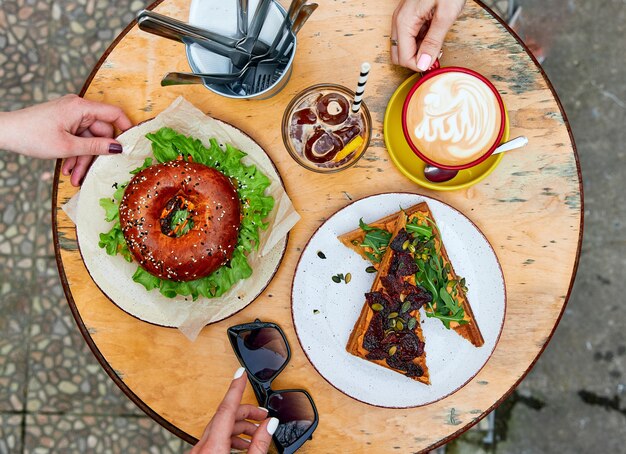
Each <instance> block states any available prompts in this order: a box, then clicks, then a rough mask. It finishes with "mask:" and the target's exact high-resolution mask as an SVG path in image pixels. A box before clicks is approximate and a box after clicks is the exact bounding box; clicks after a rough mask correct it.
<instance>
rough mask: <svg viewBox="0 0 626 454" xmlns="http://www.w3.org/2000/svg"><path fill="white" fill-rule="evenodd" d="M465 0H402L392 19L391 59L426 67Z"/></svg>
mask: <svg viewBox="0 0 626 454" xmlns="http://www.w3.org/2000/svg"><path fill="white" fill-rule="evenodd" d="M464 4H465V0H401V1H400V4H399V5H398V7H397V8H396V10H395V11H394V13H393V19H392V23H391V43H392V45H391V61H392V62H393V63H394V64H396V65H402V66H405V67H407V68H409V69H412V70H413V71H426V70H427V69H428V68H430V67H431V66H432V65H433V63H434V62H435V60H436V59H437V57H439V52H440V51H441V46H442V45H443V40H444V39H445V37H446V33H448V30H450V27H452V24H453V23H454V21H455V20H456V18H457V17H458V15H459V14H460V13H461V10H462V9H463V5H464Z"/></svg>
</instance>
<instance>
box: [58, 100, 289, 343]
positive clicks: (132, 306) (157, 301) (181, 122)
mask: <svg viewBox="0 0 626 454" xmlns="http://www.w3.org/2000/svg"><path fill="white" fill-rule="evenodd" d="M164 126H168V127H170V128H172V129H174V130H176V131H178V132H179V133H181V134H185V135H187V136H193V137H196V138H198V139H200V140H201V141H202V142H203V143H204V144H205V145H208V144H209V139H211V138H216V139H217V140H218V141H219V143H220V144H225V143H230V144H232V145H233V146H235V147H236V148H239V149H240V150H242V151H244V152H245V153H247V154H248V156H246V157H245V158H243V162H244V163H245V164H247V165H250V164H253V165H256V166H257V168H259V169H260V170H262V171H263V173H264V174H265V175H267V176H268V177H269V178H270V180H271V181H272V184H271V186H270V187H269V188H268V190H267V192H266V193H268V194H270V195H272V197H274V200H275V202H276V203H275V205H274V209H273V210H272V212H271V213H270V216H269V217H268V219H267V221H268V222H269V223H270V225H269V228H268V229H267V230H265V231H262V232H261V241H260V247H259V251H258V252H256V251H253V252H252V253H250V255H249V256H248V262H249V263H250V266H251V267H252V269H253V273H252V276H251V277H250V278H248V279H244V280H242V281H239V282H238V283H237V284H235V285H234V286H233V287H232V288H231V289H230V290H229V291H228V292H226V293H225V294H224V295H222V296H221V297H219V298H212V299H208V298H202V297H200V298H198V300H196V301H191V297H187V298H185V297H177V298H173V299H172V298H166V297H164V296H163V295H161V294H160V293H159V291H158V290H152V291H147V290H146V289H145V288H144V287H143V286H142V285H141V284H138V283H135V282H134V281H133V280H132V275H133V273H134V272H135V270H136V268H137V266H138V265H137V264H136V263H128V262H126V261H125V260H124V259H123V258H122V257H121V256H120V255H116V256H110V255H107V253H106V251H105V250H104V249H102V248H100V247H98V241H99V234H100V233H105V232H108V231H109V230H110V229H111V227H112V226H113V223H109V222H106V221H105V220H104V210H103V209H102V208H101V207H100V205H99V200H100V199H101V198H103V197H112V195H113V192H114V191H115V189H114V188H113V184H114V183H124V182H126V181H129V180H130V178H131V177H132V175H130V174H129V171H130V170H133V169H135V168H137V167H139V166H141V164H142V163H143V161H144V159H145V158H146V157H149V156H152V148H151V145H150V144H151V143H150V141H149V140H148V139H146V137H145V135H146V134H147V133H149V132H154V131H157V130H158V129H160V128H161V127H164ZM118 140H119V142H120V143H121V144H122V146H123V148H124V153H123V154H121V155H115V156H114V155H112V156H100V157H98V159H96V161H95V162H94V163H93V165H92V167H91V169H90V170H89V173H88V174H87V176H86V177H85V181H84V183H83V185H82V188H81V190H80V192H79V193H78V194H76V195H75V196H74V197H73V198H72V199H71V200H70V201H69V202H68V203H67V204H65V205H64V206H63V210H64V211H65V212H66V213H67V214H68V216H69V217H70V219H72V221H73V222H74V223H75V224H76V232H77V237H78V243H79V246H80V251H81V254H82V257H83V260H84V262H85V265H86V266H87V269H88V270H89V273H90V274H91V277H92V278H93V280H94V281H95V283H96V284H97V285H98V287H100V289H101V290H102V291H103V292H104V293H105V294H106V295H107V296H108V297H109V298H110V299H111V300H112V301H113V302H114V303H115V304H116V305H118V306H119V307H120V308H122V309H123V310H125V311H126V312H128V313H130V314H132V315H134V316H135V317H137V318H139V319H141V320H144V321H147V322H151V323H155V324H158V325H163V326H171V327H177V328H178V329H180V331H181V332H182V333H183V334H184V335H185V336H187V338H189V340H191V341H193V340H195V339H196V337H197V336H198V334H199V333H200V331H201V330H202V328H203V327H204V326H205V325H207V324H208V323H212V322H215V321H218V320H222V319H224V318H226V317H228V316H229V315H232V314H234V313H235V312H237V311H239V310H241V309H243V308H244V307H245V306H247V305H248V304H249V303H250V302H251V301H252V300H253V299H254V298H255V297H256V296H257V295H258V294H259V293H261V291H262V290H263V288H265V286H266V285H267V283H269V281H270V280H271V279H272V277H273V275H274V272H275V270H276V269H277V267H278V265H279V263H280V259H281V258H282V254H283V250H284V248H285V247H286V241H287V233H288V232H289V230H291V228H292V227H293V226H294V225H295V224H296V223H297V222H298V220H299V219H300V216H299V215H298V213H297V212H296V211H295V209H294V207H293V204H292V203H291V200H290V199H289V196H288V195H287V193H286V192H285V190H284V188H283V187H282V185H281V184H280V177H279V175H278V173H277V172H276V170H275V169H274V167H273V165H272V162H271V160H270V159H269V157H268V156H267V155H266V154H265V152H264V151H263V150H262V149H261V147H260V146H259V145H258V144H256V142H254V141H253V140H252V139H251V138H250V137H248V136H247V135H245V134H243V133H242V132H241V131H239V130H238V129H236V128H234V127H232V126H230V125H228V124H225V123H223V122H221V121H219V120H215V119H213V118H210V117H207V116H206V115H205V114H204V113H202V112H201V111H200V110H198V109H197V108H196V107H194V106H193V105H192V104H191V103H189V102H188V101H186V100H185V99H184V98H182V97H179V98H178V99H176V100H175V101H174V102H173V103H172V104H171V105H170V106H169V107H168V108H167V109H165V110H164V111H163V112H162V113H160V114H159V115H157V117H156V118H154V119H153V120H150V121H148V122H146V123H143V124H141V125H139V126H136V127H134V128H132V129H130V130H128V131H126V132H125V133H123V134H121V135H120V136H119V137H118ZM261 310H262V309H261V308H259V311H261Z"/></svg>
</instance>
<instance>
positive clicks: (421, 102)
mask: <svg viewBox="0 0 626 454" xmlns="http://www.w3.org/2000/svg"><path fill="white" fill-rule="evenodd" d="M505 123H506V112H505V109H504V103H503V102H502V97H501V96H500V93H498V90H497V89H496V88H495V87H494V86H493V84H492V83H491V82H489V80H487V79H486V78H485V77H484V76H482V75H481V74H479V73H477V72H475V71H472V70H470V69H467V68H461V67H455V66H449V67H445V68H438V69H435V70H432V71H429V72H427V73H425V74H424V76H423V77H421V78H420V79H419V80H418V81H417V82H416V83H415V85H414V86H413V88H411V90H410V91H409V94H408V96H407V97H406V100H405V101H404V107H403V110H402V129H403V132H404V136H405V138H406V141H407V142H408V144H409V146H410V147H411V149H412V150H413V152H414V153H415V154H416V155H417V156H418V157H419V158H420V159H422V160H423V161H425V162H427V163H428V164H431V165H434V166H436V167H440V168H442V169H450V170H461V169H467V168H469V167H473V166H475V165H477V164H479V163H481V162H482V161H484V160H485V159H487V158H488V157H489V156H491V154H492V153H493V151H494V150H495V149H496V147H497V146H498V145H499V144H500V141H501V140H502V135H503V134H504V129H505Z"/></svg>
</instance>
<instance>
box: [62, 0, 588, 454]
mask: <svg viewBox="0 0 626 454" xmlns="http://www.w3.org/2000/svg"><path fill="white" fill-rule="evenodd" d="M319 3H320V4H321V5H320V8H319V9H318V10H317V11H316V12H315V14H313V16H312V17H311V19H310V21H309V22H308V23H307V24H306V26H305V27H304V28H303V29H302V31H301V32H300V34H299V36H298V39H299V44H298V55H297V57H296V60H295V64H294V71H293V75H292V76H291V81H290V82H289V84H288V85H287V86H286V88H285V89H284V90H283V91H282V92H281V93H279V94H278V95H277V96H275V97H273V98H271V99H269V100H265V101H243V100H231V99H226V98H222V97H219V96H217V95H215V94H213V93H211V92H209V91H208V90H206V89H204V88H203V87H201V86H178V87H161V86H160V83H159V82H160V79H161V77H162V76H163V74H164V73H165V72H167V71H169V70H180V71H186V70H188V66H187V61H186V59H185V53H184V49H183V47H182V45H180V44H178V43H174V42H172V41H168V40H165V39H161V38H158V37H155V36H152V35H148V34H146V33H144V32H141V31H140V30H139V29H138V28H137V26H136V24H131V25H130V26H129V27H128V28H127V29H126V30H124V32H123V33H122V34H121V35H120V36H119V37H118V38H117V39H116V41H115V42H114V43H113V45H112V46H111V47H110V48H109V50H108V51H107V52H106V54H105V55H104V56H103V58H102V59H101V60H100V62H99V63H98V65H97V66H96V68H95V69H94V71H93V72H92V74H91V76H90V77H89V79H88V81H87V83H86V84H85V87H84V89H83V93H82V94H83V95H84V96H85V97H86V98H89V99H93V100H97V101H103V102H107V103H111V104H115V105H118V106H121V107H122V108H123V109H124V110H125V111H126V112H127V114H128V115H129V116H130V118H131V119H132V120H133V121H134V122H136V123H137V122H140V121H142V120H146V119H148V118H151V117H154V116H155V115H156V114H157V113H158V112H160V111H161V110H163V109H164V108H165V107H166V106H168V105H169V104H170V103H171V102H172V101H173V100H174V99H175V98H176V97H178V96H180V95H182V96H185V97H186V98H187V99H188V100H190V101H191V102H193V103H194V104H195V105H196V106H197V107H199V108H200V109H202V110H203V111H205V112H207V113H208V114H209V115H211V116H213V117H215V118H219V119H222V120H224V121H227V122H229V123H231V124H233V125H235V126H237V127H239V128H240V129H242V130H243V131H245V132H247V133H248V134H250V135H251V136H252V137H253V138H254V139H255V140H256V141H257V142H258V143H259V144H260V145H261V146H262V147H263V148H264V149H265V150H266V151H267V153H268V154H269V155H270V156H271V158H272V159H273V161H274V162H275V164H276V166H277V167H278V169H279V171H280V173H281V175H282V177H283V179H284V181H285V186H286V188H287V191H288V193H289V194H290V196H291V198H292V200H293V203H294V205H295V207H296V209H297V210H298V212H299V213H300V214H301V216H302V220H301V221H300V222H299V223H298V224H297V225H296V226H295V228H294V229H293V230H292V232H291V235H290V237H289V244H288V250H287V252H286V255H285V257H284V260H283V262H282V264H281V266H280V269H279V270H278V273H277V274H276V276H275V277H274V279H273V281H272V282H271V284H270V285H269V287H268V288H267V289H266V290H265V292H264V293H263V294H262V295H261V296H260V297H259V298H257V300H256V301H254V302H253V303H252V304H250V305H249V306H248V307H247V308H246V309H244V310H243V311H241V312H240V313H238V314H236V315H235V316H233V317H230V318H228V319H226V320H224V321H222V322H220V323H216V324H213V325H209V326H207V327H205V328H204V329H203V331H202V332H201V334H200V336H199V337H198V339H197V340H196V341H195V342H193V343H191V342H189V341H188V340H187V339H186V338H185V337H184V336H183V335H182V334H181V333H180V332H179V331H178V330H176V329H168V328H161V327H157V326H153V325H151V324H148V323H143V322H141V321H139V320H137V319H135V318H133V317H132V316H130V315H128V314H126V313H125V312H123V311H122V310H120V309H119V308H118V307H117V306H116V305H115V304H113V303H112V302H111V301H109V300H108V299H107V298H106V296H105V295H103V294H102V293H101V292H100V291H99V290H98V287H96V285H95V284H94V282H93V281H92V280H91V278H90V276H89V274H88V273H87V270H86V269H85V266H84V265H83V262H82V260H81V256H80V254H79V252H78V250H77V243H76V233H75V227H74V224H73V223H72V222H71V221H70V220H69V219H68V217H67V216H66V215H65V213H64V212H63V211H62V210H61V208H60V207H61V205H63V204H64V203H65V202H66V201H67V200H68V199H69V198H70V197H71V196H72V195H73V194H74V193H75V192H76V189H75V188H73V187H72V186H71V185H70V183H69V179H68V178H67V177H64V176H62V175H61V174H60V171H59V170H60V163H59V164H58V165H57V169H56V175H55V182H54V184H55V194H54V199H53V212H54V215H53V217H54V230H55V232H54V233H55V247H56V254H57V262H58V266H59V271H60V275H61V279H62V281H63V285H64V287H65V293H66V295H67V299H68V301H69V304H70V306H71V308H72V311H73V313H74V316H75V317H76V321H77V323H78V326H79V328H80V330H81V332H82V333H83V335H84V338H85V340H86V342H87V343H88V344H89V346H90V348H91V349H92V351H93V352H94V354H95V355H96V357H97V358H98V360H99V361H100V363H101V364H102V366H103V367H104V368H105V370H106V371H107V373H108V374H109V375H110V376H111V378H112V379H113V380H114V381H115V383H117V385H118V386H120V388H121V389H122V390H123V391H124V392H125V393H126V394H127V395H128V396H129V397H130V398H131V399H132V400H133V401H134V402H135V403H136V404H137V405H139V406H140V407H141V408H142V409H143V410H144V411H145V412H146V413H147V414H148V415H150V416H151V417H153V418H154V419H155V420H156V421H157V422H159V423H160V424H162V425H163V426H164V427H166V428H167V429H169V430H171V431H172V432H173V433H175V434H176V435H178V436H180V437H182V438H183V439H185V440H187V441H189V442H190V443H193V442H195V440H196V439H197V438H198V437H199V436H200V435H201V434H202V431H203V429H204V427H205V425H206V423H207V422H208V420H209V418H210V417H211V415H212V414H213V412H214V411H215V409H216V407H217V405H218V403H219V402H220V400H221V398H222V396H223V394H224V392H225V390H226V389H227V386H228V384H229V382H230V381H231V379H232V375H233V372H234V371H235V370H236V369H237V367H238V362H237V359H236V358H235V355H234V354H233V352H232V350H231V347H230V345H229V343H228V340H227V338H226V328H227V327H229V326H231V325H234V324H238V323H243V322H248V321H252V320H254V319H255V318H257V317H260V318H262V319H263V320H266V321H274V322H276V323H278V324H280V325H281V326H282V327H283V329H284V331H285V333H286V335H287V338H288V340H289V342H290V344H291V347H292V349H293V355H292V359H291V362H290V364H289V365H288V366H287V368H286V369H285V371H284V372H283V373H282V374H281V375H280V376H279V377H278V379H277V380H276V382H275V384H274V385H275V388H276V389H281V388H283V389H284V388H295V387H302V388H305V389H307V390H309V391H310V393H311V394H312V395H313V397H314V399H315V402H316V404H317V407H318V410H319V413H320V424H319V427H318V429H317V431H316V432H315V434H314V437H313V439H312V440H311V441H309V442H307V443H306V444H305V445H304V447H303V448H302V452H337V451H340V452H363V451H371V452H387V451H393V452H416V451H424V450H429V449H432V448H434V447H436V446H438V445H441V444H443V443H445V442H447V441H449V440H451V439H452V438H454V437H456V436H458V435H459V434H461V433H462V432H463V431H465V430H467V429H468V428H469V427H471V426H472V425H473V424H475V423H476V422H478V420H480V419H481V418H482V417H484V416H485V415H486V414H487V413H489V412H490V411H492V410H493V409H494V408H495V407H496V406H497V405H498V404H499V403H500V402H502V401H503V399H505V398H506V397H507V396H508V395H509V394H510V393H511V392H512V390H513V389H514V388H515V386H516V385H517V384H518V383H519V382H520V380H522V378H524V376H525V375H526V374H527V373H528V371H529V370H530V369H531V367H532V366H533V364H534V363H535V362H536V361H537V358H538V357H539V355H540V354H541V352H542V351H543V349H544V348H545V347H546V344H547V343H548V341H549V340H550V337H551V336H552V334H553V332H554V330H555V328H556V326H557V324H558V321H559V319H560V317H561V315H562V314H563V310H564V307H565V304H566V303H567V300H568V297H569V294H570V291H571V289H572V283H573V281H574V276H575V273H576V269H577V265H578V258H579V254H580V245H581V238H582V223H583V218H582V213H583V209H582V208H583V207H582V204H583V200H582V184H581V175H580V167H579V163H578V157H577V155H576V151H575V149H574V144H573V142H572V137H571V134H570V131H569V128H568V123H567V120H566V118H565V115H564V113H563V111H562V109H561V106H560V103H559V101H558V99H557V97H556V94H555V92H554V90H553V89H552V87H551V86H550V83H549V81H548V80H547V78H546V76H545V74H544V73H543V71H542V70H541V68H540V67H539V66H538V64H537V63H536V62H535V61H534V60H533V59H532V57H531V56H530V54H529V52H528V51H527V49H525V47H524V46H523V44H522V43H521V42H520V41H519V40H518V39H517V38H516V37H515V35H514V34H513V33H512V32H511V31H510V30H509V29H508V28H507V27H506V26H505V25H504V24H503V23H501V22H500V21H499V20H497V19H496V18H494V17H493V16H492V15H491V14H490V13H489V12H488V11H487V10H486V9H485V8H484V7H483V6H481V5H480V4H477V3H474V2H473V1H470V2H468V3H467V5H466V7H465V10H464V12H463V14H462V15H461V17H460V18H459V19H458V20H457V22H456V23H455V25H454V27H453V28H452V30H451V31H450V33H449V35H448V37H447V40H446V44H445V54H444V58H443V61H442V64H443V65H444V66H446V65H457V66H466V67H469V68H472V69H475V70H477V71H479V72H481V73H482V74H484V75H485V76H487V77H488V78H489V79H490V80H492V81H493V83H494V84H495V85H496V87H497V88H498V90H499V91H500V93H502V96H503V97H504V100H505V102H506V105H507V107H508V112H509V115H510V120H511V136H512V137H515V136H518V135H525V136H527V137H528V138H529V140H530V143H529V145H528V146H527V147H526V149H525V150H523V151H520V152H511V153H509V154H507V155H505V156H504V159H503V161H502V162H501V164H500V165H499V167H498V168H497V169H496V171H495V172H494V173H492V174H491V175H490V176H489V177H487V178H486V179H485V180H483V181H482V182H480V183H479V184H477V185H475V186H473V187H471V188H469V189H465V190H459V191H453V192H447V193H446V192H432V191H428V190H425V189H423V188H421V187H419V186H416V185H415V184H414V183H412V182H411V181H410V180H408V179H407V178H406V177H404V176H403V175H402V174H401V173H400V172H399V171H398V170H397V169H396V168H395V167H394V165H393V163H392V162H391V160H390V158H389V155H388V154H387V151H386V149H385V147H384V142H383V131H382V122H383V116H384V112H385V107H386V105H387V102H388V100H389V98H390V96H391V94H392V93H393V92H394V90H395V89H396V87H397V86H398V85H399V84H400V83H401V82H402V81H403V80H405V79H406V78H407V77H408V76H409V75H410V73H409V72H408V71H406V70H404V69H401V68H398V67H396V66H393V65H392V64H391V62H390V57H389V30H390V21H391V14H392V12H393V9H394V7H395V5H396V4H397V2H395V1H391V0H383V1H377V2H367V3H366V2H356V1H352V2H345V1H339V0H332V1H331V0H323V1H321V2H319ZM188 4H189V0H166V1H163V2H162V3H158V4H155V5H153V6H152V7H153V8H154V9H155V10H156V11H158V12H160V13H163V14H167V15H170V16H173V17H176V18H179V19H183V20H184V19H186V18H187V17H188V7H189V6H188ZM362 61H369V62H371V63H372V71H371V74H370V78H369V82H368V85H367V91H366V102H367V104H368V106H369V108H370V110H371V112H372V117H373V131H374V132H373V137H372V143H371V145H370V147H369V149H368V151H367V152H366V155H365V157H364V158H363V159H362V160H361V161H360V162H359V163H358V164H357V165H356V166H354V167H353V168H350V169H348V170H346V171H343V172H340V173H339V174H335V175H319V174H316V173H313V172H309V171H306V170H304V169H303V168H301V167H299V166H298V165H297V164H296V163H295V162H294V161H293V160H292V159H291V158H290V157H289V155H288V154H287V152H286V150H285V148H284V146H283V144H282V140H281V134H280V121H281V118H282V115H283V111H284V109H285V107H286V105H287V103H288V102H289V100H290V99H292V97H293V96H294V95H295V94H296V93H297V92H299V91H300V90H302V89H303V88H305V87H307V86H310V85H312V84H316V83H321V82H333V83H339V84H342V85H345V86H348V87H352V86H353V85H355V83H356V79H357V75H358V68H359V65H360V63H361V62H362ZM392 191H409V192H417V193H420V194H425V195H428V196H432V197H435V198H438V199H440V200H442V201H445V202H447V203H448V204H450V205H452V206H454V207H456V208H457V209H459V210H460V211H461V212H462V213H464V214H465V215H466V216H467V217H469V218H470V219H471V220H472V221H473V222H474V223H476V225H477V226H478V227H479V228H480V229H481V230H482V232H483V233H484V234H485V235H486V237H487V238H488V239H489V241H490V242H491V244H492V245H493V247H494V250H495V251H496V254H497V256H498V259H499V261H500V263H501V265H502V269H503V273H504V278H505V281H506V293H507V310H506V319H505V323H504V328H503V331H502V335H501V338H500V341H499V343H498V344H497V346H496V349H495V351H494V353H493V355H492V357H491V358H490V359H489V361H488V362H487V364H486V366H485V367H484V368H483V369H482V370H481V371H480V373H479V374H478V375H477V376H475V377H474V378H473V379H472V380H471V381H470V382H469V383H468V384H467V385H466V386H465V387H463V388H462V389H460V390H459V391H457V392H456V393H454V394H453V395H451V396H449V397H447V398H445V399H443V400H441V401H438V402H436V403H433V404H431V405H427V406H424V407H418V408H412V409H401V410H398V409H385V408H378V407H373V406H370V405H367V404H364V403H361V402H358V401H356V400H354V399H351V398H349V397H348V396H346V395H344V394H342V393H341V392H339V391H337V390H336V389H335V388H333V387H332V386H331V385H330V384H329V383H327V382H326V380H324V379H323V378H322V377H321V376H320V375H319V374H318V373H317V372H316V371H315V369H314V368H313V367H312V366H311V364H310V363H309V362H308V361H307V358H306V356H305V354H304V353H303V351H302V349H301V347H300V344H299V342H298V339H297V337H296V334H295V332H294V328H293V321H292V317H291V310H290V305H291V302H290V290H291V282H292V279H293V274H294V269H295V266H296V263H297V261H298V258H299V256H300V252H301V249H302V248H303V246H304V245H305V244H306V242H307V240H308V239H309V237H310V236H311V234H312V233H313V232H314V231H315V229H316V228H317V227H318V226H319V225H320V224H321V223H322V222H323V221H324V220H325V219H326V218H327V217H328V216H330V215H331V214H332V213H334V212H335V211H337V210H338V209H340V208H342V207H344V206H345V205H347V204H348V203H349V202H350V200H352V199H359V198H361V197H365V196H368V195H371V194H375V193H381V192H392ZM146 297H148V295H147V296H146ZM248 388H250V387H248ZM244 399H245V401H246V402H249V403H253V402H255V399H254V396H253V393H252V391H251V390H250V389H248V391H247V394H246V395H245V397H244Z"/></svg>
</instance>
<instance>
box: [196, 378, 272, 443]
mask: <svg viewBox="0 0 626 454" xmlns="http://www.w3.org/2000/svg"><path fill="white" fill-rule="evenodd" d="M244 373H245V369H244V368H243V367H241V368H239V369H238V370H237V372H235V376H234V378H233V381H232V382H231V384H230V388H229V389H228V391H227V392H226V396H224V400H222V403H221V404H220V406H219V408H218V410H217V411H216V412H215V415H214V416H213V418H212V419H211V422H209V424H208V425H207V427H206V429H204V433H203V434H202V438H201V439H200V441H198V443H197V444H196V445H195V446H194V447H193V449H192V450H191V452H190V453H189V454H208V453H211V454H216V453H224V454H227V453H230V452H231V449H238V450H247V451H248V452H249V453H251V454H264V453H266V452H267V451H268V449H269V446H270V443H271V442H272V434H273V433H274V432H275V431H276V428H277V427H278V420H277V419H276V418H268V412H267V411H266V410H264V409H262V408H259V407H255V406H254V405H247V404H241V397H242V396H243V392H244V390H245V389H246V377H245V376H244ZM250 420H253V421H261V423H260V424H259V425H258V426H257V425H256V424H254V423H252V422H250ZM241 434H245V435H248V436H250V437H251V440H249V441H248V440H244V439H242V438H240V437H239V435H241Z"/></svg>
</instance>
